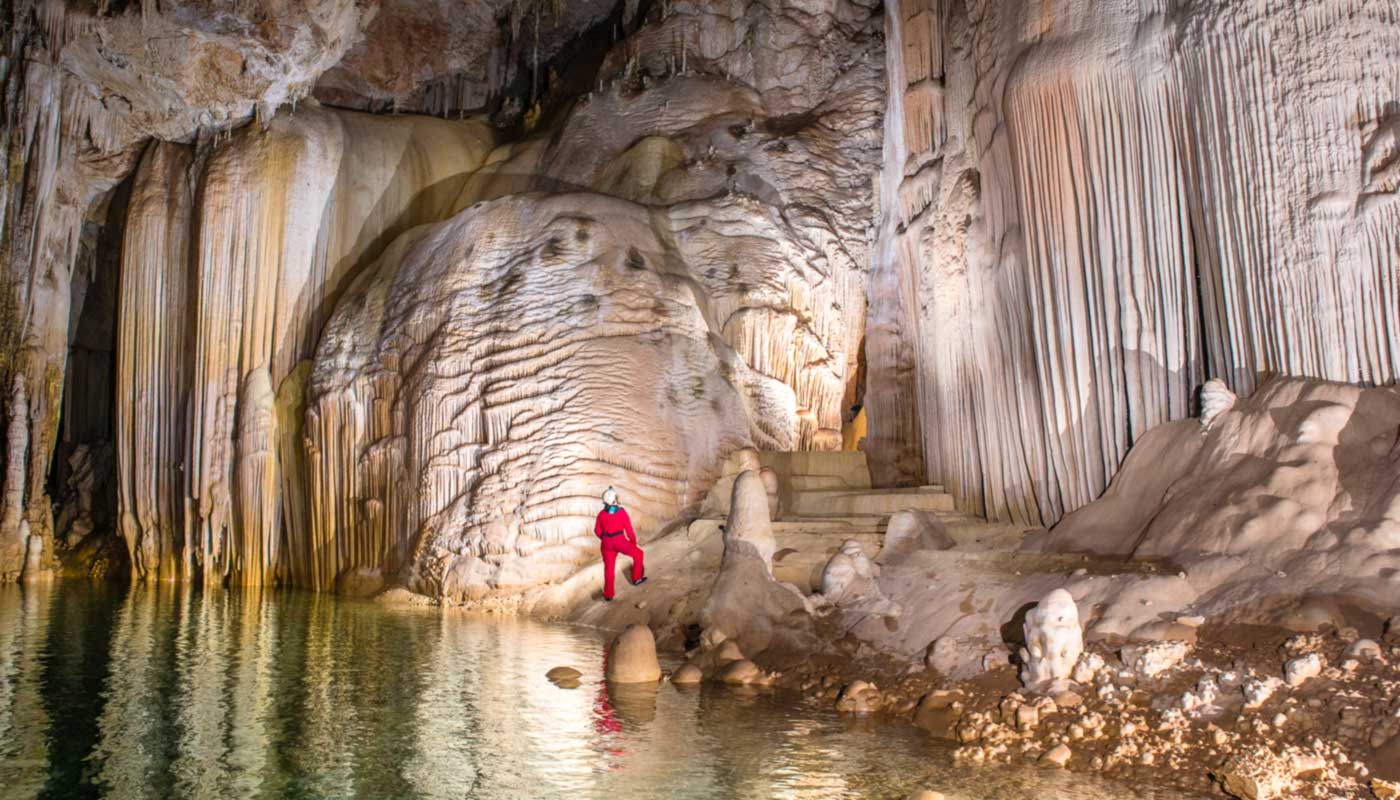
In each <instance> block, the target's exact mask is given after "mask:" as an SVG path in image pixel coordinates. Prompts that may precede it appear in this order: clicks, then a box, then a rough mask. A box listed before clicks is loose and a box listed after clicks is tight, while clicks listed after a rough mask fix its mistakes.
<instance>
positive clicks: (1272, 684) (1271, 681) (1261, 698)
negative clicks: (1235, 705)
mask: <svg viewBox="0 0 1400 800" xmlns="http://www.w3.org/2000/svg"><path fill="white" fill-rule="evenodd" d="M1282 685H1283V681H1281V680H1279V679H1278V678H1274V677H1268V678H1265V679H1263V680H1248V681H1245V682H1244V686H1243V687H1242V689H1241V691H1243V692H1244V705H1245V708H1258V707H1259V706H1262V705H1264V703H1266V702H1268V700H1269V698H1270V697H1272V696H1273V694H1274V692H1276V691H1278V688H1279V687H1280V686H1282Z"/></svg>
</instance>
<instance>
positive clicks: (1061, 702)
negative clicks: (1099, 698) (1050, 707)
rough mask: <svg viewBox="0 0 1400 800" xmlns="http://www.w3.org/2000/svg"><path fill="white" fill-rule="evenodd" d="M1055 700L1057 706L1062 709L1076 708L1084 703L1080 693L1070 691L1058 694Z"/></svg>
mask: <svg viewBox="0 0 1400 800" xmlns="http://www.w3.org/2000/svg"><path fill="white" fill-rule="evenodd" d="M1054 700H1055V705H1057V706H1059V707H1060V708H1074V707H1075V706H1077V705H1079V704H1080V703H1083V702H1084V698H1082V697H1080V696H1079V695H1078V693H1076V692H1071V691H1068V690H1066V691H1063V692H1060V693H1059V694H1056V695H1055V697H1054Z"/></svg>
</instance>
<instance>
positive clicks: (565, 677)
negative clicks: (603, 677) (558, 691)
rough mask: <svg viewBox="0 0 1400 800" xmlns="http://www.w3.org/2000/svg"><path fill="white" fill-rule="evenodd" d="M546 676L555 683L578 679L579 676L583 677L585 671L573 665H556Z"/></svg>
mask: <svg viewBox="0 0 1400 800" xmlns="http://www.w3.org/2000/svg"><path fill="white" fill-rule="evenodd" d="M544 676H545V677H546V678H549V679H550V680H552V681H554V682H555V683H560V682H564V681H577V680H578V679H579V678H582V677H583V673H582V672H579V671H578V670H576V669H574V668H573V667H555V668H554V669H552V670H550V671H549V672H546V673H545V674H544Z"/></svg>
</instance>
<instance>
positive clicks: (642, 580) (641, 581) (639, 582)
mask: <svg viewBox="0 0 1400 800" xmlns="http://www.w3.org/2000/svg"><path fill="white" fill-rule="evenodd" d="M646 582H647V576H645V575H643V576H642V577H640V578H638V579H636V580H635V581H632V585H633V586H641V585H642V584H644V583H646Z"/></svg>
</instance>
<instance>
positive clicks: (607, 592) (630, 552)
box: [603, 536, 644, 600]
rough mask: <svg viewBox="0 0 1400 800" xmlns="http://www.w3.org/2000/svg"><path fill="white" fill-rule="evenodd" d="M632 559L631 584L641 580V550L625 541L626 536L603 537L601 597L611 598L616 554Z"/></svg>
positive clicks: (615, 570)
mask: <svg viewBox="0 0 1400 800" xmlns="http://www.w3.org/2000/svg"><path fill="white" fill-rule="evenodd" d="M618 553H621V554H622V555H624V556H627V557H628V558H630V559H632V582H633V583H636V582H637V581H639V580H641V579H642V575H643V574H644V572H643V570H642V548H640V547H638V546H636V545H635V544H632V543H631V542H629V541H627V537H626V536H605V537H603V596H604V597H606V598H608V599H609V600H611V599H612V597H613V574H614V573H615V572H617V554H618Z"/></svg>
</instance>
